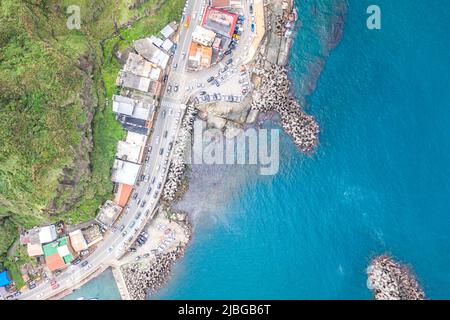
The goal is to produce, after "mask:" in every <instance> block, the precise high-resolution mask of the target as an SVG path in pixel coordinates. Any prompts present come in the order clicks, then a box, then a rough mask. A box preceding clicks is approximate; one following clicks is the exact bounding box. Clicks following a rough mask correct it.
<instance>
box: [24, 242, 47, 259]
mask: <svg viewBox="0 0 450 320" xmlns="http://www.w3.org/2000/svg"><path fill="white" fill-rule="evenodd" d="M27 253H28V255H29V256H30V257H38V256H42V255H43V254H44V251H43V250H42V245H41V244H38V243H34V244H33V243H28V244H27Z"/></svg>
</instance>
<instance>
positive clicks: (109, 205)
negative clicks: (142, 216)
mask: <svg viewBox="0 0 450 320" xmlns="http://www.w3.org/2000/svg"><path fill="white" fill-rule="evenodd" d="M99 209H100V210H99V212H98V214H97V218H95V220H96V221H97V222H98V223H100V224H101V225H103V226H105V227H107V228H109V227H111V226H112V225H113V224H114V222H115V221H116V220H117V218H118V217H119V215H120V213H121V212H122V207H121V206H119V205H117V204H116V203H114V202H112V201H111V200H106V201H105V203H104V204H103V205H102V206H101V207H100V208H99Z"/></svg>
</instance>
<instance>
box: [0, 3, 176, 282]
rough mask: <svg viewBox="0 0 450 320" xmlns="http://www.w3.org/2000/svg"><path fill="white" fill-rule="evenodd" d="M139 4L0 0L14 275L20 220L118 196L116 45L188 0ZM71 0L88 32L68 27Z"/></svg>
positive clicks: (2, 171) (0, 172)
mask: <svg viewBox="0 0 450 320" xmlns="http://www.w3.org/2000/svg"><path fill="white" fill-rule="evenodd" d="M134 2H136V1H133V0H117V1H112V0H78V1H76V0H65V1H56V0H54V1H52V0H27V1H21V0H2V1H1V2H0V112H1V117H0V139H1V143H0V264H1V263H3V264H4V265H5V266H6V265H8V266H9V267H10V268H12V269H14V270H15V271H14V270H13V272H12V273H16V272H17V268H15V267H13V266H12V265H13V262H14V261H13V260H11V259H12V258H8V259H6V251H7V250H8V248H9V247H10V246H11V244H12V243H13V242H14V240H15V239H16V238H17V228H18V227H24V228H30V227H32V226H34V225H38V224H41V223H44V222H51V221H57V220H61V219H63V220H65V221H66V222H68V223H77V222H80V221H82V220H85V219H88V218H92V217H93V216H94V215H95V211H96V209H97V207H98V206H99V205H100V204H101V203H102V202H103V201H104V200H105V199H107V198H110V197H111V192H112V183H111V181H110V169H111V166H112V162H113V157H114V153H115V148H116V144H117V141H118V140H119V139H121V138H123V136H124V132H123V130H122V129H121V127H120V125H119V124H118V122H117V121H116V120H115V118H114V114H113V113H112V111H111V106H110V105H109V104H107V101H109V99H110V97H111V96H112V94H113V93H114V92H116V90H117V89H116V87H115V84H114V82H115V79H116V76H117V72H118V71H119V69H120V64H119V62H118V61H117V60H116V59H115V57H114V51H115V50H118V49H123V48H125V47H126V46H128V45H130V44H131V42H132V41H133V40H135V39H138V38H141V37H143V36H148V35H151V34H156V33H157V32H158V31H159V30H160V29H161V28H162V27H163V26H164V25H165V24H166V23H168V22H170V21H173V20H179V15H180V13H181V8H182V6H183V3H184V1H183V0H148V1H137V2H143V3H141V4H140V5H138V6H132V5H133V4H134ZM69 5H78V6H79V7H80V8H81V18H82V21H81V29H80V30H69V29H68V28H67V26H66V21H67V18H68V15H67V14H66V9H67V7H68V6H69ZM130 6H132V7H130ZM115 23H116V25H117V26H119V27H121V26H124V25H128V27H123V28H119V29H116V27H115ZM117 31H118V32H117ZM119 35H120V36H119ZM21 259H22V258H20V259H19V260H20V261H22V260H23V259H22V260H21ZM15 260H17V259H15ZM20 261H19V262H20ZM15 262H17V261H15Z"/></svg>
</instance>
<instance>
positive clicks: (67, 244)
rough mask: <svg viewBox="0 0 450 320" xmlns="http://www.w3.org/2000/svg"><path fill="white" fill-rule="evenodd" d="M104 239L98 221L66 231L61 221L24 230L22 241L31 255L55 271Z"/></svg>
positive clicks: (64, 266)
mask: <svg viewBox="0 0 450 320" xmlns="http://www.w3.org/2000/svg"><path fill="white" fill-rule="evenodd" d="M102 239H103V236H102V232H101V229H100V226H99V225H97V224H91V225H89V226H87V227H85V228H82V229H76V230H73V231H71V232H66V231H65V230H64V227H63V226H62V224H61V223H59V224H57V225H55V224H51V225H47V226H41V227H35V228H32V229H30V230H26V231H24V232H22V233H21V235H20V244H21V245H24V246H26V248H27V253H28V255H29V256H30V257H36V258H37V260H38V262H40V264H41V265H45V266H46V267H47V268H48V270H49V271H51V272H55V271H58V270H62V269H64V268H66V267H67V266H68V265H70V263H72V262H73V261H74V260H75V259H76V258H77V257H79V256H81V255H84V254H85V253H87V252H88V251H89V249H90V248H91V247H92V246H95V245H96V244H97V243H98V242H100V241H101V240H102ZM24 280H25V279H24Z"/></svg>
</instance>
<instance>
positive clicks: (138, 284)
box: [120, 221, 192, 300]
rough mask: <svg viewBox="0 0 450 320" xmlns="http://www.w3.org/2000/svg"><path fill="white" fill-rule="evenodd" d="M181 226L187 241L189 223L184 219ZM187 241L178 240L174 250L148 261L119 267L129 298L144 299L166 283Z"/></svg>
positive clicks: (190, 231)
mask: <svg viewBox="0 0 450 320" xmlns="http://www.w3.org/2000/svg"><path fill="white" fill-rule="evenodd" d="M183 227H184V230H185V235H186V238H187V239H188V241H189V239H190V237H191V234H192V229H191V225H190V224H189V223H188V222H187V221H185V222H183ZM188 241H187V242H181V241H180V243H179V244H178V246H177V247H176V248H175V249H174V250H171V251H168V252H163V253H160V254H156V255H155V257H154V258H153V259H151V260H150V261H148V262H136V263H129V264H126V265H123V266H121V267H120V271H121V273H122V276H123V279H124V281H125V285H126V287H127V290H128V292H129V297H130V299H131V300H145V299H147V297H148V296H149V295H152V294H155V293H156V292H157V291H158V290H159V289H161V288H162V287H163V286H164V285H165V284H166V283H167V281H168V280H169V277H170V274H171V272H172V268H173V265H174V264H175V262H176V261H177V260H178V259H179V258H181V257H182V256H183V255H184V251H185V248H186V246H187V243H188Z"/></svg>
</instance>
